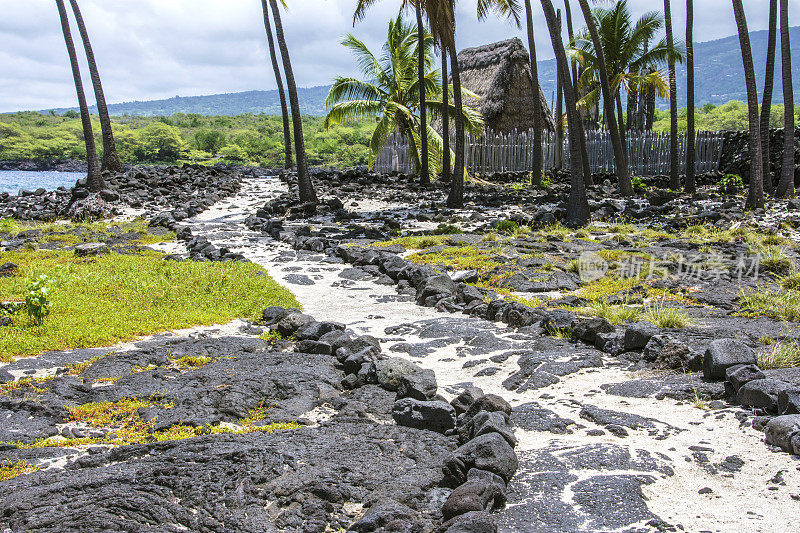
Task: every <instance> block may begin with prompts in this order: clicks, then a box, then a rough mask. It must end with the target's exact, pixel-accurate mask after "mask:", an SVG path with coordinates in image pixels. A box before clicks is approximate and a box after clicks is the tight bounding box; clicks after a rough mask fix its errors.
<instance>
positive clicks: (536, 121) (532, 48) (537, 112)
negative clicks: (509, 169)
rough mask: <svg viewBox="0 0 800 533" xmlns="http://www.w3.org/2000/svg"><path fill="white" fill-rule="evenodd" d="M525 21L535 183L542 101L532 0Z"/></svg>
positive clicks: (539, 172)
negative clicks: (531, 94) (531, 91)
mask: <svg viewBox="0 0 800 533" xmlns="http://www.w3.org/2000/svg"><path fill="white" fill-rule="evenodd" d="M525 23H526V25H527V30H528V51H529V53H530V58H529V59H530V68H531V87H532V88H533V168H532V169H531V170H532V172H533V180H532V182H533V185H536V186H539V185H540V184H541V182H542V101H541V99H540V98H539V69H538V67H537V65H536V41H535V40H534V38H533V10H532V9H531V0H525Z"/></svg>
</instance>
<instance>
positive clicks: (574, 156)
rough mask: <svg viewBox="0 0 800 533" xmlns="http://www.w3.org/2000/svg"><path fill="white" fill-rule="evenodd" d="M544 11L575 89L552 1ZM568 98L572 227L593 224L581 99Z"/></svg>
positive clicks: (569, 94)
mask: <svg viewBox="0 0 800 533" xmlns="http://www.w3.org/2000/svg"><path fill="white" fill-rule="evenodd" d="M542 9H543V10H544V17H545V19H546V20H547V28H548V30H549V31H550V41H551V42H552V44H553V50H554V51H555V54H556V61H557V63H558V66H559V68H558V71H559V72H560V75H561V79H562V83H563V84H564V87H565V88H567V89H568V88H569V87H572V80H571V79H570V75H569V63H568V62H567V54H566V51H565V50H564V43H563V41H562V40H561V32H560V31H559V28H558V22H557V21H556V13H555V10H554V9H553V3H552V2H551V1H550V0H542ZM564 98H565V99H566V101H567V120H568V121H569V134H570V143H569V147H570V170H571V172H570V174H571V179H570V191H569V199H568V200H567V215H566V220H565V223H566V224H567V225H568V226H573V227H577V226H583V225H586V223H588V222H589V218H590V213H589V202H588V200H587V199H586V183H585V181H584V178H583V169H582V168H581V167H582V166H583V160H582V159H581V154H580V147H579V144H578V140H577V138H576V137H577V135H579V131H580V128H579V123H580V116H579V115H578V108H577V99H576V98H575V92H574V91H570V90H566V91H564Z"/></svg>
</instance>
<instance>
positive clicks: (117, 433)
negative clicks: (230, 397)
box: [0, 398, 301, 475]
mask: <svg viewBox="0 0 800 533" xmlns="http://www.w3.org/2000/svg"><path fill="white" fill-rule="evenodd" d="M153 405H154V403H153V402H151V401H149V400H143V399H140V398H123V399H122V400H119V401H116V402H93V403H87V404H83V405H78V406H73V407H67V411H68V412H69V415H70V416H69V418H68V419H67V420H65V421H66V422H80V423H83V424H85V425H87V426H89V427H92V428H97V429H105V430H111V433H109V434H108V435H107V436H106V437H81V438H72V439H66V438H63V437H60V436H59V437H50V438H47V439H40V440H37V441H35V442H33V443H31V444H25V443H19V442H8V443H2V444H7V445H11V446H14V447H16V448H22V449H30V448H49V447H77V446H86V445H90V444H108V445H112V446H126V445H129V444H141V443H146V442H162V441H167V440H182V439H189V438H192V437H199V436H201V435H218V434H222V433H231V434H243V433H254V432H265V433H272V432H274V431H279V430H289V429H297V428H299V427H301V426H300V424H297V423H294V422H279V423H272V424H262V425H259V423H261V422H263V421H264V419H265V418H266V415H267V412H268V411H269V408H268V407H264V406H263V404H262V405H261V406H259V407H258V408H256V409H252V410H250V412H249V413H248V415H247V416H246V417H245V418H242V419H240V420H238V421H237V423H235V424H216V425H207V426H202V427H194V426H188V425H185V424H176V425H174V426H171V427H169V428H167V429H164V430H160V431H154V430H153V426H154V425H155V419H153V420H150V421H147V422H145V421H144V420H143V419H142V418H141V417H140V416H139V409H143V408H147V407H151V406H153ZM163 407H166V408H170V407H171V406H170V405H169V404H166V405H163ZM0 472H2V470H0ZM17 475H19V474H17Z"/></svg>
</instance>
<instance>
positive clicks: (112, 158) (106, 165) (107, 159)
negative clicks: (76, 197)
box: [69, 0, 122, 172]
mask: <svg viewBox="0 0 800 533" xmlns="http://www.w3.org/2000/svg"><path fill="white" fill-rule="evenodd" d="M69 3H70V5H71V6H72V13H73V15H75V22H77V24H78V32H79V33H80V34H81V40H82V41H83V48H84V50H85V52H86V60H87V62H88V64H89V77H90V78H91V79H92V87H93V88H94V97H95V100H97V114H98V116H99V117H100V130H101V131H102V133H103V162H102V165H101V167H100V170H110V171H111V172H122V163H120V161H119V156H118V155H117V146H116V143H114V132H113V131H112V129H111V117H109V116H108V106H107V105H106V97H105V95H104V94H103V84H102V83H100V72H99V71H98V70H97V62H96V61H95V59H94V51H93V50H92V43H91V42H89V32H87V31H86V25H85V24H84V22H83V16H82V15H81V10H80V8H79V7H78V2H77V0H69Z"/></svg>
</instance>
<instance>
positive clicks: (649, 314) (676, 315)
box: [644, 305, 692, 328]
mask: <svg viewBox="0 0 800 533" xmlns="http://www.w3.org/2000/svg"><path fill="white" fill-rule="evenodd" d="M644 318H645V320H647V321H648V322H652V323H653V324H655V325H656V326H658V327H660V328H685V327H687V326H690V325H691V324H692V320H691V318H689V313H687V312H686V311H684V310H683V309H678V308H676V307H663V306H658V305H652V306H649V307H648V308H647V310H646V312H645V315H644Z"/></svg>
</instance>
